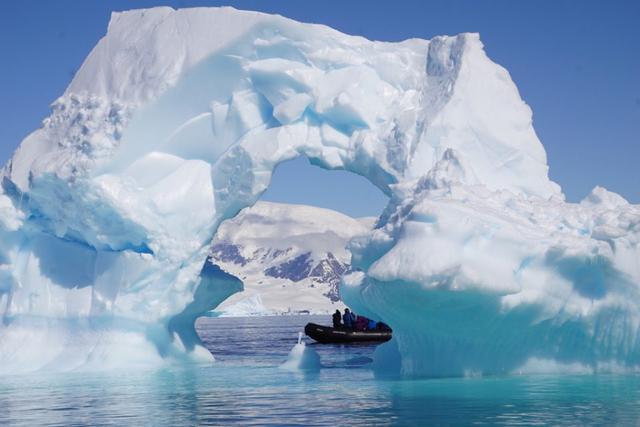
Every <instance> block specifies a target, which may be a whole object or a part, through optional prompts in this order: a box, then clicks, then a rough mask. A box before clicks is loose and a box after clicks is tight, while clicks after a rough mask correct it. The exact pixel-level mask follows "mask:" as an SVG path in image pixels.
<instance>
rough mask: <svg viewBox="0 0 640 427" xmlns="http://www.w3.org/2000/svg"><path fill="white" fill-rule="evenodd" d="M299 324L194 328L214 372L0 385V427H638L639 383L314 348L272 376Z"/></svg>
mask: <svg viewBox="0 0 640 427" xmlns="http://www.w3.org/2000/svg"><path fill="white" fill-rule="evenodd" d="M308 321H315V322H324V323H329V318H328V317H315V316H296V317H268V318H240V319H231V318H227V319H201V320H200V321H199V332H200V335H201V336H202V338H203V340H204V341H205V343H206V345H207V346H208V347H209V348H210V349H211V350H212V351H213V352H214V354H215V355H216V357H217V359H218V361H217V363H215V364H214V365H213V366H200V367H189V368H185V367H169V368H166V369H163V370H160V371H151V370H150V371H145V372H140V371H138V372H119V373H109V374H104V373H103V374H90V375H89V374H86V373H66V374H48V375H42V374H39V375H27V376H10V377H0V425H21V426H35V425H69V426H73V425H117V426H122V425H136V426H143V425H153V426H177V425H230V424H241V425H265V424H273V425H346V424H350V425H443V424H444V425H456V424H458V425H460V424H484V425H496V424H507V425H515V424H517V425H533V424H553V425H563V424H564V425H640V376H637V375H582V376H575V375H574V376H520V377H493V378H456V379H437V380H412V381H407V380H405V381H400V380H381V379H375V378H374V375H373V372H372V371H371V369H370V365H369V364H368V363H366V362H367V360H368V359H367V358H368V357H370V356H371V354H372V352H373V347H371V346H358V347H344V346H320V345H313V346H312V347H313V348H314V349H315V350H316V351H317V352H318V354H319V355H320V357H321V361H322V365H323V367H322V369H321V370H320V372H318V373H311V374H303V373H296V372H287V371H283V370H282V369H279V368H278V366H279V365H280V364H281V363H282V362H284V361H285V359H286V357H287V354H288V352H289V350H290V349H291V348H292V346H293V345H294V344H295V342H296V339H297V332H298V331H300V330H301V329H302V328H303V327H304V325H305V324H306V323H307V322H308Z"/></svg>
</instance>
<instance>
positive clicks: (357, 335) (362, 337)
mask: <svg viewBox="0 0 640 427" xmlns="http://www.w3.org/2000/svg"><path fill="white" fill-rule="evenodd" d="M304 333H305V334H306V335H307V336H308V337H310V338H312V339H314V340H315V341H317V342H319V343H322V344H350V343H374V342H385V341H389V340H390V339H391V331H389V330H380V331H378V330H375V331H352V330H349V329H338V328H332V327H329V326H323V325H318V324H315V323H307V326H305V327H304Z"/></svg>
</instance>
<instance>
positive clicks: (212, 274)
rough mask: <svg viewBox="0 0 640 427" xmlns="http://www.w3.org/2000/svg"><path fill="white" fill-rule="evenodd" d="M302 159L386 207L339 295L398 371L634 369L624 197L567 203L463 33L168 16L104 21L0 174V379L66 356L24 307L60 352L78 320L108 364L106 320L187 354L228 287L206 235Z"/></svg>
mask: <svg viewBox="0 0 640 427" xmlns="http://www.w3.org/2000/svg"><path fill="white" fill-rule="evenodd" d="M297 156H306V157H307V158H309V159H310V161H311V162H312V163H314V164H316V165H319V166H321V167H324V168H328V169H345V170H349V171H352V172H354V173H357V174H360V175H362V176H364V177H366V178H367V179H368V180H369V181H370V182H371V183H372V184H373V185H376V186H377V187H379V188H380V189H381V190H382V191H383V192H385V193H386V194H387V195H389V196H390V198H391V202H390V204H389V206H388V207H387V209H386V210H385V212H383V214H382V215H381V217H380V218H379V219H378V222H377V225H376V228H375V230H374V231H372V232H371V233H370V234H369V235H368V236H366V237H363V238H360V239H357V240H356V241H354V242H352V244H351V248H352V252H353V259H354V262H355V263H356V264H357V265H358V267H359V268H360V270H361V271H360V272H358V276H357V277H356V278H353V277H352V278H351V279H348V280H347V283H348V284H350V285H351V286H349V287H348V288H349V289H348V290H346V291H345V295H346V294H349V297H348V302H349V303H350V304H353V305H354V306H358V307H360V308H362V309H363V310H367V312H370V313H371V314H372V315H373V314H377V315H378V316H379V317H381V318H383V319H385V320H386V321H387V322H388V323H390V324H391V325H392V326H393V328H394V332H395V335H396V339H394V342H395V343H396V346H397V349H396V350H397V351H389V352H387V353H386V354H387V355H393V354H395V355H396V356H397V358H401V361H399V363H398V366H400V367H401V368H400V369H401V371H402V372H403V373H405V374H408V375H459V374H462V373H463V372H465V371H469V370H473V371H479V372H487V373H491V372H504V371H508V370H511V369H512V368H514V369H515V368H517V365H518V364H521V365H525V364H526V362H527V360H528V359H530V358H532V357H535V358H537V359H539V360H547V359H551V360H554V359H558V360H560V361H562V362H563V363H564V362H566V363H569V364H571V363H581V364H582V363H587V364H590V365H598V364H599V363H600V362H603V363H609V364H619V365H624V366H637V364H638V363H639V361H638V342H639V341H638V331H639V329H638V322H637V319H638V307H637V302H636V301H638V299H637V298H636V296H637V295H636V294H637V287H638V282H639V279H638V276H639V274H638V259H639V256H640V254H639V249H638V232H639V231H638V229H639V227H638V208H637V207H636V206H632V205H629V204H628V203H626V202H625V201H624V200H622V199H621V198H620V197H619V196H614V195H611V194H609V193H607V192H606V191H605V190H603V189H596V190H595V191H594V194H593V195H592V196H590V197H589V198H588V199H587V200H585V202H584V203H582V204H580V205H571V204H566V203H564V202H563V197H562V194H561V192H560V189H559V187H558V186H557V185H556V184H555V183H553V182H551V181H550V180H549V178H548V175H547V170H548V167H547V164H546V155H545V151H544V148H543V147H542V144H541V143H540V141H539V140H538V138H537V137H536V134H535V132H534V130H533V127H532V125H531V111H530V109H529V108H528V107H527V105H526V104H525V103H524V102H523V101H522V100H521V98H520V96H519V94H518V91H517V88H516V87H515V85H514V83H513V82H512V81H511V79H510V77H509V74H508V73H507V71H506V70H504V69H503V68H502V67H500V66H498V65H496V64H495V63H493V62H492V61H491V60H490V59H489V58H488V57H487V56H486V54H485V52H484V50H483V46H482V43H481V42H480V40H479V37H478V35H477V34H461V35H458V36H453V37H436V38H434V39H433V40H417V39H414V40H407V41H404V42H401V43H381V42H372V41H369V40H366V39H364V38H361V37H353V36H347V35H344V34H341V33H338V32H337V31H334V30H332V29H330V28H327V27H323V26H318V25H309V24H300V23H297V22H294V21H291V20H288V19H286V18H282V17H279V16H270V15H264V14H258V13H253V12H241V11H237V10H234V9H230V8H221V9H219V8H211V9H183V10H173V9H171V8H166V7H164V8H155V9H148V10H137V11H131V12H123V13H117V14H114V15H113V16H112V19H111V22H110V24H109V28H108V31H107V34H106V36H105V37H104V38H103V39H102V40H101V41H100V42H99V43H98V45H97V46H96V47H95V48H94V49H93V51H92V52H91V54H90V55H89V57H88V58H87V59H86V61H85V62H84V64H83V65H82V67H81V69H80V71H79V72H78V74H77V75H76V76H75V77H74V79H73V82H72V83H71V85H70V86H69V87H68V89H67V91H66V92H65V93H64V95H63V96H62V97H61V98H60V99H59V100H58V101H56V102H55V103H54V104H53V106H52V113H51V116H50V117H49V118H47V119H46V120H45V121H44V122H43V126H42V128H41V129H39V130H37V131H35V132H34V133H32V134H31V135H29V136H28V137H27V138H26V139H25V140H24V141H23V142H22V144H21V145H20V147H19V148H18V150H17V151H16V153H15V155H14V156H13V158H12V159H11V161H10V162H9V164H8V165H7V166H6V167H5V168H4V169H3V172H2V194H0V209H1V210H2V212H3V213H7V215H6V216H3V218H2V219H0V256H1V258H2V259H1V264H2V270H1V271H2V272H3V273H2V275H1V276H0V280H1V282H0V295H1V296H0V298H2V301H0V310H2V311H1V312H0V314H2V316H3V319H4V326H2V327H1V328H0V361H1V362H2V366H3V369H5V370H6V371H11V370H12V369H13V368H12V367H13V366H15V364H16V363H19V364H20V365H21V366H22V367H23V368H25V369H27V370H29V369H33V370H35V369H38V368H42V367H43V366H46V367H47V369H70V367H69V365H68V364H65V363H62V362H60V358H58V357H57V355H59V354H61V353H58V352H56V351H55V350H51V351H47V352H42V353H36V352H33V351H31V350H33V347H32V345H34V344H33V343H34V342H38V341H37V340H29V339H27V338H26V337H28V336H29V335H28V334H27V333H26V332H24V333H23V332H18V331H19V330H33V331H36V330H42V329H43V328H42V326H38V327H35V326H30V325H33V323H31V321H30V319H31V318H33V317H38V318H39V319H42V322H44V324H45V325H48V326H47V327H49V326H50V327H55V328H56V329H57V330H60V331H61V332H60V334H59V335H56V336H59V337H60V338H52V339H53V341H54V342H55V343H62V342H64V338H63V337H65V336H70V335H69V334H68V333H67V332H68V331H72V330H74V329H75V328H76V326H72V324H70V323H68V322H76V321H80V322H85V321H86V322H88V323H86V324H87V325H88V326H87V327H86V328H85V329H83V330H86V331H87V333H86V334H85V336H86V339H85V340H84V341H83V344H82V345H81V346H77V347H75V348H76V350H75V352H76V353H77V354H78V360H80V361H82V360H88V357H89V355H90V354H94V353H91V351H90V349H91V348H94V347H95V346H99V344H100V345H103V347H102V348H104V349H105V351H101V352H100V353H99V356H97V357H98V359H101V358H104V359H108V357H109V356H108V355H109V354H118V352H117V351H114V352H110V351H109V348H111V347H119V346H120V344H118V343H117V342H118V340H106V341H105V340H103V338H102V337H104V336H105V334H106V335H109V334H110V333H112V332H113V331H117V330H119V329H118V328H120V326H117V325H123V324H124V325H126V326H125V327H124V328H125V331H126V333H127V334H133V336H135V339H132V340H130V341H129V342H131V343H136V342H138V343H140V344H131V345H129V346H128V351H129V354H130V356H129V357H130V358H131V359H132V360H133V359H136V358H137V357H140V358H142V359H145V358H148V357H150V356H149V351H148V349H149V348H152V349H154V351H155V352H156V354H157V356H159V357H160V358H162V359H166V358H169V357H172V358H178V359H182V358H183V356H184V358H187V359H189V358H191V357H192V356H193V357H196V358H198V359H200V358H201V357H200V356H202V355H203V354H204V353H203V349H202V347H201V346H200V343H199V340H198V339H197V336H195V334H194V332H193V319H195V317H196V316H197V315H199V314H202V313H204V312H206V311H208V310H210V309H211V308H212V307H211V306H212V305H215V304H217V303H219V302H220V301H221V299H224V297H225V296H228V295H229V294H230V293H231V292H233V291H234V290H238V289H240V285H241V283H240V281H239V279H236V278H234V277H233V276H231V275H229V274H227V273H225V272H223V271H220V270H219V269H215V268H214V267H213V266H209V265H207V264H206V263H205V262H206V259H207V254H208V249H209V245H210V243H211V239H212V237H213V235H214V233H215V232H216V230H217V228H218V226H219V225H220V223H221V222H222V221H223V220H225V219H227V218H231V217H234V216H235V215H236V214H237V213H238V212H239V211H240V210H241V209H242V208H244V207H246V206H250V205H252V204H253V203H255V201H256V200H257V199H258V197H259V196H260V194H261V193H262V192H263V191H264V190H265V189H266V188H267V186H268V185H269V182H270V179H271V174H272V172H273V170H274V168H275V167H276V166H277V165H278V164H279V163H281V162H283V161H286V160H289V159H292V158H294V157H297ZM9 202H10V203H9ZM345 288H347V286H345ZM2 303H4V305H3V304H2ZM95 319H110V320H109V321H108V322H106V323H100V324H99V325H100V327H98V326H97V324H96V323H95V322H94V320H95ZM104 325H106V326H104ZM25 328H26V329H25ZM101 328H103V329H101ZM104 328H106V331H107V332H104V330H105V329H104ZM103 332H104V333H103ZM52 336H53V335H52ZM16 337H17V338H16ZM19 337H25V339H24V340H21V339H19ZM143 343H144V344H143ZM49 344H50V347H51V348H52V349H55V348H60V347H56V345H53V344H52V343H49ZM92 344H95V346H93V347H92ZM95 348H98V347H95ZM116 350H117V348H116ZM26 352H29V358H30V359H29V361H25V360H26V359H20V360H18V358H17V357H16V356H15V355H20V354H24V353H26ZM134 354H135V355H134ZM83 356H86V357H83ZM79 365H82V362H80V363H79ZM74 366H75V367H76V368H77V366H78V364H74ZM74 369H75V368H74Z"/></svg>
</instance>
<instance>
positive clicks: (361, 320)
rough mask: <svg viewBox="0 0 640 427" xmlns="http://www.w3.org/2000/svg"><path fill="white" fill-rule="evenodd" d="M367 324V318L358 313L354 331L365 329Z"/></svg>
mask: <svg viewBox="0 0 640 427" xmlns="http://www.w3.org/2000/svg"><path fill="white" fill-rule="evenodd" d="M368 324H369V319H367V318H366V317H364V316H360V315H358V316H357V317H356V327H355V329H356V331H360V332H363V331H366V330H367V325H368Z"/></svg>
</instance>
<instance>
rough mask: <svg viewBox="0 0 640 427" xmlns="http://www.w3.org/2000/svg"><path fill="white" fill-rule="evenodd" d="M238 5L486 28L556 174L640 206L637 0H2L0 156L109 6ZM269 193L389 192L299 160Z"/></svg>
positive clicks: (339, 202) (90, 39) (370, 24)
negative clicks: (528, 108) (531, 114)
mask: <svg viewBox="0 0 640 427" xmlns="http://www.w3.org/2000/svg"><path fill="white" fill-rule="evenodd" d="M221 4H224V5H231V6H235V7H237V8H240V9H253V10H260V11H264V12H271V13H279V14H282V15H285V16H288V17H290V18H293V19H296V20H299V21H304V22H317V23H323V24H327V25H330V26H332V27H334V28H337V29H338V30H341V31H343V32H346V33H350V34H359V35H363V36H365V37H367V38H370V39H376V40H389V41H396V40H402V39H406V38H411V37H421V38H431V37H433V36H435V35H439V34H457V33H460V32H467V31H473V32H479V33H480V36H481V39H482V40H483V42H484V44H485V48H486V51H487V52H488V54H489V56H490V57H491V58H492V59H493V60H494V61H496V62H498V63H500V64H502V65H503V66H505V67H506V68H507V69H508V70H509V72H510V73H511V76H512V78H513V79H514V80H515V82H516V84H517V85H518V87H519V89H520V92H521V94H522V96H523V98H524V99H525V101H526V102H527V103H528V104H529V105H530V106H531V107H532V109H533V111H534V126H535V128H536V131H537V132H538V135H539V137H540V139H541V140H542V142H543V144H544V145H545V147H546V149H547V153H548V157H549V164H550V166H551V177H552V179H554V180H555V181H556V182H558V183H559V184H560V185H562V187H563V189H564V191H565V194H566V195H567V198H568V199H569V200H571V201H577V200H580V199H581V198H582V197H584V196H585V195H586V194H587V193H588V192H589V191H590V190H591V188H592V187H594V186H595V185H597V184H600V185H603V186H605V187H607V188H609V189H610V190H612V191H616V192H618V193H620V194H622V195H623V196H624V197H626V198H627V199H629V200H630V201H632V202H635V203H640V167H638V164H639V163H640V1H626V2H625V1H599V2H593V1H578V0H575V1H530V2H524V1H486V2H485V1H438V2H430V1H419V0H417V1H400V0H394V1H388V2H376V1H327V0H323V1H318V2H307V1H293V0H292V1H274V2H269V3H268V2H266V1H248V0H247V1H227V2H224V3H222V2H217V1H164V2H162V1H80V0H77V1H69V0H58V1H32V0H20V1H18V0H14V1H6V2H3V3H2V5H1V8H2V9H1V12H0V52H1V55H2V56H1V58H2V59H1V60H0V61H1V63H0V161H1V162H4V161H6V160H7V159H8V158H9V157H10V155H11V153H12V151H13V150H14V149H15V147H16V146H17V145H18V143H19V142H20V140H21V139H22V138H23V137H24V136H25V135H27V134H28V133H29V132H30V131H32V130H33V129H35V128H37V127H38V126H39V124H40V121H41V120H42V119H43V118H45V117H46V116H47V115H48V113H49V107H48V106H49V104H50V103H51V102H52V101H53V100H55V99H56V98H57V97H58V96H59V95H61V94H62V92H63V91H64V89H65V87H66V86H67V84H68V83H69V81H70V80H71V78H72V76H73V74H74V72H75V71H76V70H77V69H78V67H79V66H80V64H81V63H82V60H83V59H84V58H85V56H86V55H87V54H88V53H89V51H90V49H91V48H92V47H93V46H94V45H95V43H96V42H97V41H98V39H99V38H100V37H101V36H102V35H104V33H105V31H106V27H107V23H108V21H109V14H110V12H111V11H112V10H125V9H131V8H136V7H149V6H154V5H171V6H174V7H188V6H202V5H212V6H215V5H221ZM265 198H267V199H269V200H276V201H287V202H294V203H309V204H316V205H320V206H325V207H330V208H335V209H339V210H342V211H344V212H346V213H349V214H352V215H372V214H376V213H378V212H379V210H380V209H381V207H382V205H383V203H384V197H382V196H381V195H380V194H379V192H378V191H377V190H376V189H374V188H372V186H371V185H369V184H368V183H366V182H364V180H363V179H362V178H360V177H357V176H353V175H350V174H347V173H344V172H326V171H322V170H320V169H318V168H314V167H311V166H308V165H306V163H305V162H304V161H294V162H290V163H288V164H284V165H281V167H279V168H278V170H277V172H276V175H275V177H274V182H273V185H272V188H271V189H270V190H269V191H268V194H266V195H265Z"/></svg>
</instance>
